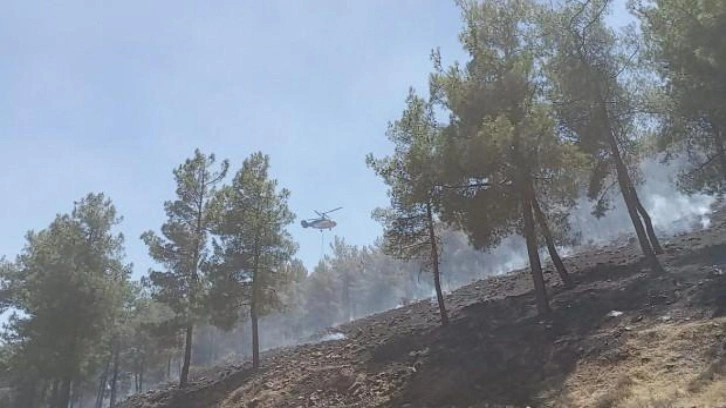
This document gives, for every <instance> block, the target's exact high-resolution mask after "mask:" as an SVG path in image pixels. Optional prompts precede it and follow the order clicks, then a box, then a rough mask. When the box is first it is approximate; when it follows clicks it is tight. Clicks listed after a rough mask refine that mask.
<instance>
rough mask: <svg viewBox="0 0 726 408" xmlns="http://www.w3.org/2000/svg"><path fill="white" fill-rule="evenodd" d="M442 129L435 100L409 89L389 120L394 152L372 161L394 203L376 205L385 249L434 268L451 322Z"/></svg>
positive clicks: (441, 301) (441, 308) (439, 296)
mask: <svg viewBox="0 0 726 408" xmlns="http://www.w3.org/2000/svg"><path fill="white" fill-rule="evenodd" d="M440 135H441V133H440V129H439V126H438V124H437V123H436V118H435V115H434V110H433V105H432V104H431V103H430V102H429V101H426V100H424V99H422V98H421V97H419V96H417V95H416V94H415V93H414V91H413V90H410V91H409V95H408V98H407V99H406V109H405V110H404V112H403V115H402V116H401V118H400V119H399V120H397V121H396V122H394V123H392V124H390V125H389V129H388V132H387V136H388V139H389V140H390V141H391V142H393V143H394V145H395V147H394V153H393V155H392V156H389V157H385V158H382V159H376V158H375V157H373V155H370V154H369V155H368V157H367V160H366V161H367V163H368V166H369V167H371V168H372V169H373V170H374V171H375V172H376V174H377V175H378V176H380V177H381V178H382V179H383V181H384V182H385V183H386V185H387V186H388V196H389V198H390V200H391V207H390V208H389V209H388V210H384V209H381V210H377V211H376V212H375V213H374V218H376V219H377V220H378V221H380V222H381V223H382V224H383V226H384V239H385V251H386V253H388V254H390V255H392V256H394V257H396V258H399V259H403V260H411V259H415V260H418V261H420V262H421V266H422V268H423V269H426V270H431V271H432V272H433V275H434V276H433V277H434V288H435V290H436V299H437V301H438V305H439V314H440V316H441V324H442V325H444V326H445V325H447V324H448V323H449V318H448V314H447V312H446V305H445V303H444V295H443V291H442V289H441V272H440V270H439V266H440V256H441V253H440V250H441V245H440V239H439V232H438V229H437V222H436V216H435V214H436V212H437V209H438V206H439V175H438V171H439V169H438V167H437V166H436V165H435V160H434V159H435V155H436V152H437V149H438V148H439V145H438V144H439V142H440Z"/></svg>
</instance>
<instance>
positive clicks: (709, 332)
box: [123, 210, 726, 408]
mask: <svg viewBox="0 0 726 408" xmlns="http://www.w3.org/2000/svg"><path fill="white" fill-rule="evenodd" d="M664 244H665V245H664V247H665V250H666V253H665V254H663V255H661V256H660V259H661V262H662V263H663V265H664V267H665V269H666V270H667V273H666V274H663V275H656V274H654V273H652V272H651V271H650V270H649V269H648V268H647V267H646V265H645V263H644V262H643V261H642V259H641V257H640V256H639V250H638V248H637V247H636V246H635V244H634V243H621V244H613V245H611V246H607V247H604V248H600V249H598V250H594V251H587V252H583V253H580V254H578V255H574V256H571V257H569V258H567V259H566V260H565V263H566V265H567V267H568V268H569V270H570V272H571V273H573V275H574V278H575V281H576V282H577V286H576V287H575V288H574V289H570V290H566V289H565V288H563V287H562V285H561V284H560V283H559V281H558V278H557V275H556V274H555V273H553V272H552V271H551V268H549V269H550V270H548V272H547V273H546V274H545V276H546V279H547V282H548V292H549V295H550V301H551V305H552V308H553V313H552V315H551V316H548V317H547V318H541V317H538V316H537V314H536V309H535V299H534V294H533V291H532V284H531V278H530V276H529V274H528V271H515V272H512V273H511V274H508V275H505V276H501V277H493V278H490V279H486V280H482V281H479V282H475V283H472V284H470V285H468V286H465V287H462V288H460V289H458V290H456V291H454V292H452V293H451V294H449V295H448V296H447V297H446V302H447V306H448V308H449V309H450V317H451V323H450V325H449V326H448V327H441V326H440V324H439V318H438V314H437V308H436V305H435V304H433V303H431V302H430V301H422V302H419V303H415V304H412V305H410V306H406V307H402V308H399V309H395V310H390V311H387V312H385V313H381V314H377V315H374V316H370V317H367V318H364V319H360V320H357V321H355V322H352V323H350V324H347V325H343V326H341V327H339V328H337V331H339V332H341V333H343V334H345V335H346V339H343V340H338V341H329V342H322V343H317V344H308V345H303V346H299V347H295V348H288V349H280V350H274V351H271V352H268V353H265V355H264V356H263V364H262V365H263V366H262V368H261V369H260V370H258V371H257V372H254V371H253V370H251V368H250V367H249V366H248V365H240V366H226V367H218V368H215V369H213V370H206V371H205V373H203V374H201V375H198V376H197V377H196V378H195V379H194V381H193V382H192V384H191V386H190V387H189V388H186V389H184V390H179V389H176V388H173V387H170V388H168V389H165V390H160V391H151V392H148V393H146V394H143V395H137V396H134V397H132V398H130V399H129V400H128V401H126V402H125V403H124V404H123V407H124V408H152V407H153V408H161V407H175V408H197V407H199V408H202V407H204V408H206V407H221V408H242V407H250V408H252V407H256V408H263V407H290V408H297V407H411V408H426V407H477V408H483V407H526V406H530V407H595V408H605V407H624V408H636V407H638V408H639V407H643V408H644V407H726V211H723V210H719V211H717V212H715V213H714V214H713V216H712V226H711V228H709V229H707V230H700V231H696V232H692V233H688V234H683V235H681V236H677V237H672V238H671V239H669V240H665V241H664Z"/></svg>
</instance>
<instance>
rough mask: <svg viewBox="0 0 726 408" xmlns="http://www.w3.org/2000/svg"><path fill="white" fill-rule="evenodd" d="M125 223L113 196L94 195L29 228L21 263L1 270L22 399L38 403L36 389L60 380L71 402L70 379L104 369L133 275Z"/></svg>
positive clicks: (10, 362)
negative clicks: (120, 229)
mask: <svg viewBox="0 0 726 408" xmlns="http://www.w3.org/2000/svg"><path fill="white" fill-rule="evenodd" d="M120 221H121V219H120V218H119V217H117V215H116V209H115V207H114V206H113V204H112V203H111V201H110V200H109V199H108V198H106V197H105V196H104V195H103V194H89V195H87V196H86V197H84V198H83V199H82V200H80V202H78V203H77V206H76V208H75V209H74V210H73V212H72V213H71V214H64V215H58V216H56V218H55V220H54V221H53V222H52V223H51V224H50V225H49V226H48V227H47V228H46V229H43V230H41V231H38V232H35V231H31V232H29V233H28V234H27V236H26V240H27V242H26V245H25V248H24V249H23V252H22V253H21V254H20V255H19V256H18V258H17V260H16V262H15V263H14V264H9V263H7V262H5V263H4V265H3V266H2V268H1V269H0V274H1V275H0V278H1V280H2V282H3V285H2V286H3V290H2V293H3V302H2V304H3V308H4V310H6V309H9V310H10V311H12V315H11V317H10V319H9V321H8V324H7V326H6V327H5V330H4V332H3V339H4V340H5V341H6V342H7V343H6V347H7V349H6V350H10V353H9V357H8V359H7V360H6V364H7V367H8V368H7V369H8V370H9V371H10V372H12V373H13V380H14V382H15V384H14V385H15V387H16V388H17V389H18V390H20V392H19V395H18V398H19V401H25V403H27V402H31V401H34V400H33V399H32V398H33V395H32V394H34V391H33V390H35V388H36V387H37V386H38V385H40V384H43V383H45V384H47V383H49V382H53V381H58V382H61V383H62V384H63V385H62V387H63V388H64V390H61V391H60V396H59V397H58V398H60V400H59V401H61V402H62V401H63V400H65V401H67V400H68V398H69V397H70V384H71V382H72V381H75V380H76V379H79V378H84V377H85V376H88V375H90V374H92V373H93V372H94V371H95V370H96V369H97V365H98V363H99V361H98V360H99V359H98V358H97V356H98V353H100V352H102V345H103V344H104V343H105V339H107V336H108V333H110V332H112V331H113V328H114V324H115V321H116V319H117V317H118V316H119V314H120V311H121V307H122V305H123V293H124V290H125V285H126V282H127V279H128V275H129V273H130V266H129V265H125V264H124V263H123V242H124V239H123V236H122V235H121V234H115V233H114V232H113V228H114V227H115V226H116V225H117V224H118V223H119V222H120ZM64 394H65V395H64ZM36 402H39V401H36ZM22 403H23V402H18V404H20V405H22Z"/></svg>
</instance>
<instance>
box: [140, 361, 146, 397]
mask: <svg viewBox="0 0 726 408" xmlns="http://www.w3.org/2000/svg"><path fill="white" fill-rule="evenodd" d="M144 371H146V355H143V356H141V368H140V369H139V392H144Z"/></svg>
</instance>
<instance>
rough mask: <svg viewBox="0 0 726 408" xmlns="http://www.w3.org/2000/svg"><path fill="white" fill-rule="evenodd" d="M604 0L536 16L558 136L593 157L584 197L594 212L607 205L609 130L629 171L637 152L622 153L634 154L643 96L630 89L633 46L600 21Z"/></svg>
mask: <svg viewBox="0 0 726 408" xmlns="http://www.w3.org/2000/svg"><path fill="white" fill-rule="evenodd" d="M610 4H611V1H610V0H592V1H586V2H583V1H577V0H567V1H563V2H562V4H561V5H560V6H558V7H553V8H547V7H543V8H541V9H540V12H539V13H538V16H537V25H538V31H539V33H540V36H541V38H542V39H543V43H544V45H545V48H544V49H545V50H546V55H545V58H544V59H543V61H544V63H543V67H544V73H543V74H544V76H545V77H546V80H547V94H546V97H547V98H548V99H549V100H551V101H552V106H553V110H554V113H555V116H556V118H557V122H558V131H559V132H560V133H561V135H562V137H563V138H566V139H569V140H572V141H573V143H574V145H575V146H576V147H577V148H579V149H580V150H581V151H583V152H584V153H586V154H587V155H588V156H589V157H590V158H591V159H592V161H593V166H592V167H591V172H590V176H589V183H588V189H587V196H588V197H589V198H590V199H592V200H594V201H595V207H594V211H593V214H595V215H596V216H602V215H604V213H605V211H607V210H608V209H609V208H610V205H609V202H608V201H607V200H608V198H609V197H610V196H609V195H608V194H605V193H606V190H607V189H608V186H609V185H610V182H611V181H612V180H613V179H614V178H615V176H614V174H615V170H616V169H615V163H614V157H613V155H612V151H611V146H610V144H609V137H610V134H611V132H612V134H613V136H614V137H615V138H616V140H617V144H618V146H619V148H620V150H621V152H623V160H625V161H626V164H628V162H627V161H628V160H630V162H629V164H630V165H629V167H630V168H629V171H630V173H631V174H633V175H635V174H636V173H637V166H636V164H637V162H636V159H637V156H636V155H634V154H630V155H628V154H625V153H628V152H630V153H633V152H635V150H636V147H637V140H638V138H639V136H641V134H639V133H638V132H637V131H636V130H637V129H638V128H637V126H636V125H637V122H636V121H637V119H638V113H639V108H640V106H641V105H642V96H643V95H642V93H641V92H638V91H637V89H636V87H635V84H636V83H637V82H638V80H639V78H638V77H637V75H636V64H635V62H634V56H635V53H636V52H637V49H632V44H631V43H630V42H629V41H628V38H627V37H625V36H618V34H617V33H615V31H614V30H613V29H612V28H610V27H608V26H607V25H606V24H605V22H604V18H605V16H606V15H607V13H608V11H609V7H610Z"/></svg>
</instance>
